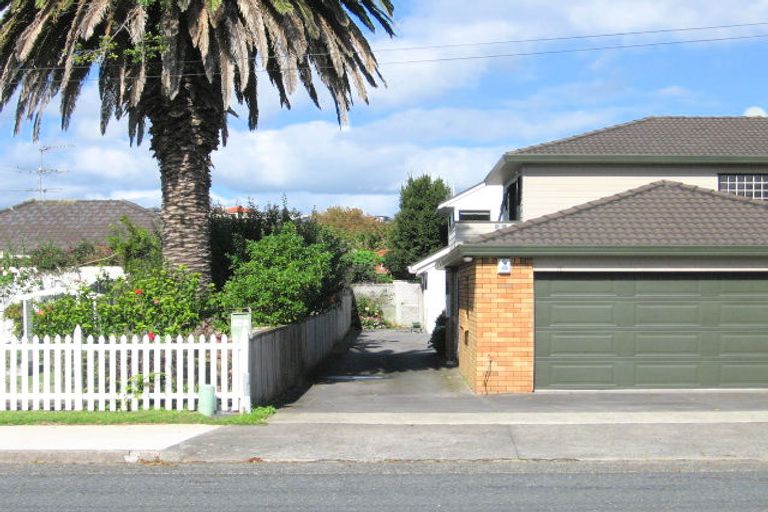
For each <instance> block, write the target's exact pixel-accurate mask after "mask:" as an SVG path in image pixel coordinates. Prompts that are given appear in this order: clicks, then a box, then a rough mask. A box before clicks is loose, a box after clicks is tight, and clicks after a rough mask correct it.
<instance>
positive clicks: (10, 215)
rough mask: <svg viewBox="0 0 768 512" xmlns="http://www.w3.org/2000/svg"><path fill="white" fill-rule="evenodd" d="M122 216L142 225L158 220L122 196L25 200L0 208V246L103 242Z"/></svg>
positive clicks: (15, 247)
mask: <svg viewBox="0 0 768 512" xmlns="http://www.w3.org/2000/svg"><path fill="white" fill-rule="evenodd" d="M123 216H127V217H128V218H130V219H131V221H133V223H134V224H136V225H139V226H142V227H144V228H151V227H152V226H153V225H154V224H155V223H157V222H158V220H159V215H158V214H157V213H156V212H154V211H152V210H147V209H146V208H142V207H141V206H139V205H137V204H135V203H131V202H130V201H123V200H103V201H95V200H94V201H36V200H32V201H25V202H23V203H20V204H17V205H15V206H12V207H10V208H6V209H4V210H0V250H2V249H9V250H12V251H18V252H27V251H29V250H30V249H34V248H35V247H38V246H39V245H42V244H45V243H48V242H50V243H52V244H53V245H55V246H57V247H60V248H62V249H66V248H70V247H74V246H76V245H77V244H79V243H80V242H82V241H83V240H88V241H90V242H93V243H96V244H98V243H103V242H104V240H105V239H106V237H107V236H108V235H109V234H110V233H111V226H113V225H118V224H119V223H120V219H121V218H122V217H123Z"/></svg>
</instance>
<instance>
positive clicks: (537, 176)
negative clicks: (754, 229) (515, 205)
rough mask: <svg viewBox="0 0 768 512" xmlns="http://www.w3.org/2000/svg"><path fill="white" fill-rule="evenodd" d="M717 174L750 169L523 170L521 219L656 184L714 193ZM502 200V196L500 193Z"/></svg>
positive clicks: (562, 168)
mask: <svg viewBox="0 0 768 512" xmlns="http://www.w3.org/2000/svg"><path fill="white" fill-rule="evenodd" d="M720 172H753V169H749V170H746V169H743V170H734V169H733V168H680V167H666V168H665V167H659V166H654V167H646V168H643V167H635V168H621V167H586V166H583V167H582V166H570V167H565V166H557V167H555V166H552V167H525V168H523V200H522V210H523V212H522V213H523V215H522V216H523V219H522V220H524V221H525V220H530V219H535V218H537V217H541V216H542V215H548V214H550V213H555V212H558V211H560V210H565V209H567V208H570V207H572V206H576V205H579V204H583V203H586V202H589V201H594V200H595V199H600V198H602V197H606V196H610V195H613V194H618V193H620V192H624V191H626V190H629V189H632V188H636V187H641V186H643V185H647V184H648V183H652V182H654V181H659V180H670V181H679V182H682V183H686V184H689V185H696V186H698V187H704V188H711V189H714V190H716V189H717V175H718V173H720ZM499 197H501V193H499Z"/></svg>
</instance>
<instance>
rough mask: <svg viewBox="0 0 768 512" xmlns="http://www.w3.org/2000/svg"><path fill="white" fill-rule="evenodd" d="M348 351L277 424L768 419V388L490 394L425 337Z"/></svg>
mask: <svg viewBox="0 0 768 512" xmlns="http://www.w3.org/2000/svg"><path fill="white" fill-rule="evenodd" d="M346 348H348V350H346ZM344 349H345V350H344V351H341V353H339V354H338V355H337V356H336V357H335V358H334V359H333V360H332V361H331V362H330V363H329V364H328V365H327V366H326V367H325V368H324V369H323V370H322V371H321V373H320V374H319V375H318V377H317V380H316V383H315V384H314V385H313V386H312V387H311V388H310V389H308V390H307V391H306V393H304V394H303V395H302V396H301V397H300V398H298V399H297V400H295V401H294V402H292V403H288V404H285V405H284V406H283V407H282V408H280V410H279V412H278V413H277V415H276V416H275V417H274V418H273V420H272V421H271V422H272V423H294V422H300V423H306V422H314V421H316V422H323V423H326V422H342V423H347V422H356V423H361V422H362V423H408V424H413V423H423V422H427V423H429V422H433V423H435V422H436V423H448V424H451V423H453V424H466V423H473V424H498V423H529V422H536V423H541V422H545V423H551V422H556V423H571V422H575V423H580V424H583V423H594V422H597V423H606V422H607V423H638V422H639V423H648V422H659V421H662V420H663V421H664V422H669V423H683V422H687V423H692V422H695V423H698V422H723V421H736V422H745V421H756V420H761V421H768V390H751V391H750V390H734V391H699V390H685V391H669V390H664V391H576V392H564V391H560V392H557V391H547V392H536V393H532V394H509V395H488V396H482V395H475V394H473V393H472V392H470V391H469V389H468V388H467V386H466V385H465V384H464V381H463V379H462V377H461V375H460V374H459V372H458V369H456V368H447V367H445V366H444V365H442V364H441V363H440V361H439V360H438V358H437V356H436V355H435V353H434V351H432V350H431V349H430V348H429V347H428V336H427V335H425V334H421V333H411V332H406V331H394V330H381V331H363V332H362V333H360V334H359V335H358V336H357V337H356V338H355V339H353V340H351V343H350V345H349V346H348V347H344ZM420 418H421V419H420ZM568 418H570V421H569V420H568ZM437 420H440V421H437Z"/></svg>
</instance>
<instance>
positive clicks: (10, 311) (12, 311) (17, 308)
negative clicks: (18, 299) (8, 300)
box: [3, 303, 24, 338]
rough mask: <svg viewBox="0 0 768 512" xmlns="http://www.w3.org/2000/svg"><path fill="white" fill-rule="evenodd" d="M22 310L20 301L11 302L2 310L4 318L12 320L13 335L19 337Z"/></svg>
mask: <svg viewBox="0 0 768 512" xmlns="http://www.w3.org/2000/svg"><path fill="white" fill-rule="evenodd" d="M23 315H24V313H23V311H22V305H21V303H16V304H11V305H9V306H7V307H6V308H5V311H4V312H3V316H4V317H5V319H6V320H11V321H12V322H13V335H14V336H16V337H17V338H18V337H21V335H22V325H21V324H22V322H23V321H24V319H23Z"/></svg>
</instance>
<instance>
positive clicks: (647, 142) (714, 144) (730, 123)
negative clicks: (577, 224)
mask: <svg viewBox="0 0 768 512" xmlns="http://www.w3.org/2000/svg"><path fill="white" fill-rule="evenodd" d="M507 155H509V156H515V155H520V156H523V155H562V156H565V155H584V156H590V155H595V156H597V155H636V156H696V157H718V156H742V157H744V156H752V157H768V118H764V117H646V118H644V119H639V120H637V121H632V122H629V123H624V124H618V125H614V126H609V127H607V128H602V129H600V130H595V131H592V132H588V133H584V134H581V135H576V136H574V137H568V138H565V139H560V140H556V141H553V142H547V143H544V144H538V145H535V146H529V147H526V148H522V149H519V150H517V151H512V152H510V153H507Z"/></svg>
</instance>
